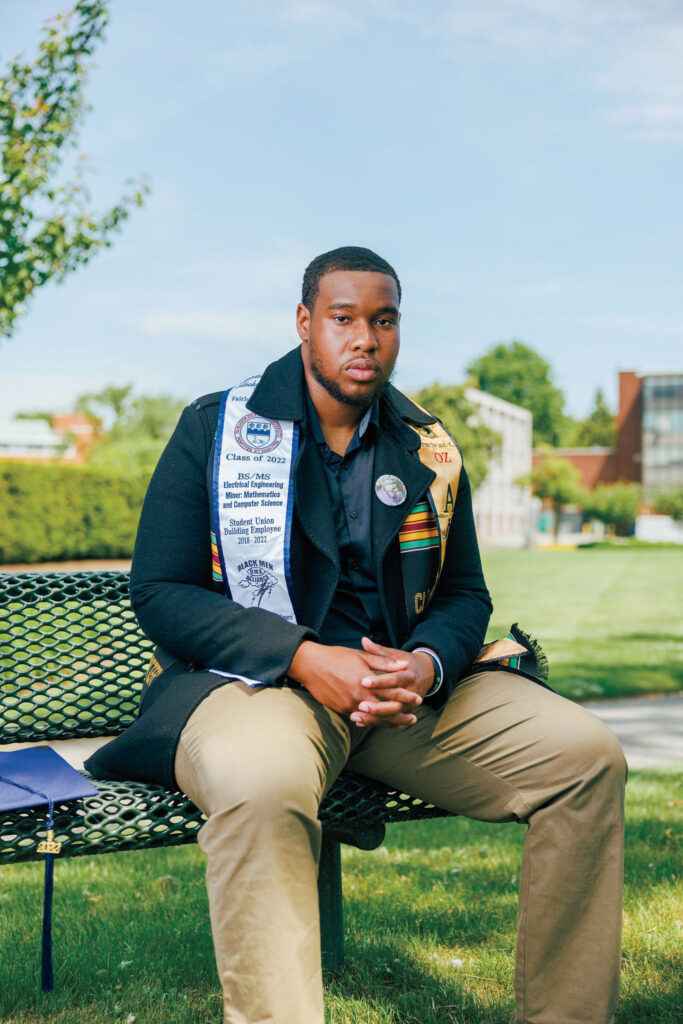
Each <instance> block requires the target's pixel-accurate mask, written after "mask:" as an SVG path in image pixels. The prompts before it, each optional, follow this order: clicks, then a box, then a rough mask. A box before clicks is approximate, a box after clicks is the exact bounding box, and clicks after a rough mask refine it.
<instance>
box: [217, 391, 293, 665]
mask: <svg viewBox="0 0 683 1024" xmlns="http://www.w3.org/2000/svg"><path fill="white" fill-rule="evenodd" d="M260 379H261V378H260V377H248V378H247V380H244V381H242V383H241V384H239V385H238V386H237V387H235V388H230V389H229V390H228V391H226V392H225V394H224V395H223V397H222V399H221V404H220V409H219V413H218V426H217V429H216V449H215V455H214V465H213V502H212V504H213V529H214V535H215V548H214V570H215V571H217V570H218V566H219V565H220V573H221V576H222V578H223V581H224V583H225V585H226V587H227V588H228V591H229V593H230V595H231V597H232V600H233V601H237V602H238V603H239V604H241V605H244V607H245V608H264V609H265V610H266V611H269V612H275V613H276V614H277V615H281V616H282V618H283V619H286V620H287V622H296V613H295V611H294V602H293V600H292V594H293V589H292V581H291V574H290V565H289V549H290V537H291V529H292V510H293V506H294V491H293V468H294V459H295V457H296V453H297V449H298V444H299V426H298V424H297V423H294V422H293V421H291V420H271V419H268V418H267V417H266V416H259V415H258V413H254V412H250V411H249V409H247V402H248V400H249V398H250V397H251V395H252V392H253V391H254V388H255V387H256V385H257V384H258V382H259V380H260ZM226 674H227V673H226Z"/></svg>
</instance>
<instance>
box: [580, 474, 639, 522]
mask: <svg viewBox="0 0 683 1024" xmlns="http://www.w3.org/2000/svg"><path fill="white" fill-rule="evenodd" d="M641 501H642V492H641V489H640V487H639V486H638V484H629V483H616V484H599V485H598V486H597V487H595V488H594V489H593V490H592V491H586V492H585V493H584V495H583V498H582V500H581V504H582V505H583V511H584V513H585V514H586V515H587V516H590V518H592V519H597V520H599V521H600V522H601V523H604V524H605V525H606V526H607V527H609V528H610V529H611V530H613V531H614V530H616V531H617V532H625V531H626V530H627V529H628V528H629V527H630V526H631V524H632V523H633V520H634V519H635V518H636V516H637V515H638V509H639V508H640V503H641Z"/></svg>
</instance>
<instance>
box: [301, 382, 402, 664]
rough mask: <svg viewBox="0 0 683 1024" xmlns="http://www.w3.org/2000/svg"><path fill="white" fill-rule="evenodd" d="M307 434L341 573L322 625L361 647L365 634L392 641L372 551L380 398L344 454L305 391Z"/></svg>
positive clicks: (325, 632)
mask: <svg viewBox="0 0 683 1024" xmlns="http://www.w3.org/2000/svg"><path fill="white" fill-rule="evenodd" d="M306 402H307V409H306V412H307V425H308V433H309V435H310V436H311V437H312V439H313V440H314V441H315V444H316V448H317V450H318V454H319V455H320V458H321V461H322V464H323V468H324V470H325V477H326V479H327V486H328V489H329V492H330V500H331V503H332V511H333V514H334V524H335V528H336V532H337V545H338V547H339V557H340V561H341V575H340V579H339V583H338V585H337V589H336V591H335V594H334V597H333V599H332V603H331V605H330V608H329V610H328V613H327V615H326V616H325V620H324V622H323V624H322V626H321V628H320V641H321V643H324V644H329V645H339V646H342V647H355V648H359V649H360V648H361V647H362V645H361V637H363V636H369V637H370V638H371V639H373V640H375V641H376V642H377V643H381V644H390V638H389V634H388V631H387V628H386V624H385V622H384V616H383V614H382V608H381V605H380V600H379V590H378V587H377V578H376V575H375V565H374V561H373V556H372V494H373V489H374V468H375V437H376V434H377V431H378V429H379V402H378V400H377V399H375V401H374V402H373V404H372V405H371V406H370V408H369V409H368V410H367V412H366V413H365V415H364V416H363V418H362V420H361V421H360V423H359V424H358V427H357V429H356V432H355V433H354V435H353V437H352V438H351V440H350V441H349V444H348V447H347V449H346V451H345V452H344V454H343V455H338V454H337V453H336V452H333V451H332V449H331V448H330V447H329V445H328V444H327V442H326V440H325V437H324V435H323V432H322V429H321V427H320V421H319V419H318V414H317V412H316V409H315V406H314V405H313V402H312V400H311V397H310V395H309V394H308V393H307V394H306Z"/></svg>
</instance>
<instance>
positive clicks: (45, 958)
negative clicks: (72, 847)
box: [0, 747, 97, 992]
mask: <svg viewBox="0 0 683 1024" xmlns="http://www.w3.org/2000/svg"><path fill="white" fill-rule="evenodd" d="M96 793H97V790H96V789H95V787H94V786H93V785H92V783H90V782H88V780H87V779H85V778H83V776H82V775H81V774H80V773H79V772H77V771H76V769H75V768H72V767H71V765H70V764H69V763H68V761H65V760H64V758H63V757H60V755H59V754H57V753H56V752H55V751H54V750H52V748H51V747H26V748H25V749H24V750H12V751H5V752H0V812H2V811H14V810H19V809H20V808H23V807H42V806H43V805H44V804H47V822H46V829H47V836H46V838H45V839H44V840H43V841H42V842H40V843H39V844H38V852H39V853H44V854H45V893H44V897H43V946H42V971H41V986H42V989H43V992H51V991H52V989H53V988H54V987H55V983H54V976H53V973H52V885H53V878H54V859H55V855H56V854H58V853H59V851H60V849H61V846H62V844H61V843H60V842H59V841H58V840H55V836H54V813H53V812H54V805H55V804H62V803H65V802H66V801H68V800H78V799H79V798H80V797H84V796H95V794H96Z"/></svg>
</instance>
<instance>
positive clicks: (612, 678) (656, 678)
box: [548, 652, 683, 698]
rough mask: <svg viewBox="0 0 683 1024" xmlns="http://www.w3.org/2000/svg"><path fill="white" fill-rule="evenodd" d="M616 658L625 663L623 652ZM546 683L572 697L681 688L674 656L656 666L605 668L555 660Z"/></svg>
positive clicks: (682, 675)
mask: <svg viewBox="0 0 683 1024" xmlns="http://www.w3.org/2000/svg"><path fill="white" fill-rule="evenodd" d="M620 656H621V657H623V658H624V660H625V661H626V660H627V655H626V654H625V653H624V652H622V654H621V655H620ZM548 682H549V683H550V685H551V686H552V688H553V689H554V690H556V691H557V692H558V693H560V694H562V695H565V696H568V697H572V698H576V697H577V696H578V697H580V698H583V697H600V696H602V695H603V694H604V695H605V696H620V697H628V696H629V695H633V696H638V695H644V694H646V693H648V694H649V693H679V692H680V691H681V688H683V669H681V664H680V659H676V658H674V657H672V658H671V660H667V661H664V662H659V661H658V662H657V663H656V664H651V663H648V662H645V663H642V664H633V663H630V664H618V663H617V664H614V665H605V664H600V662H597V664H596V663H595V662H591V661H588V660H586V661H585V662H584V663H583V664H572V665H571V666H568V665H564V664H562V663H561V662H558V661H555V662H551V670H550V679H549V680H548ZM577 690H578V693H577ZM598 690H599V692H598Z"/></svg>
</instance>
